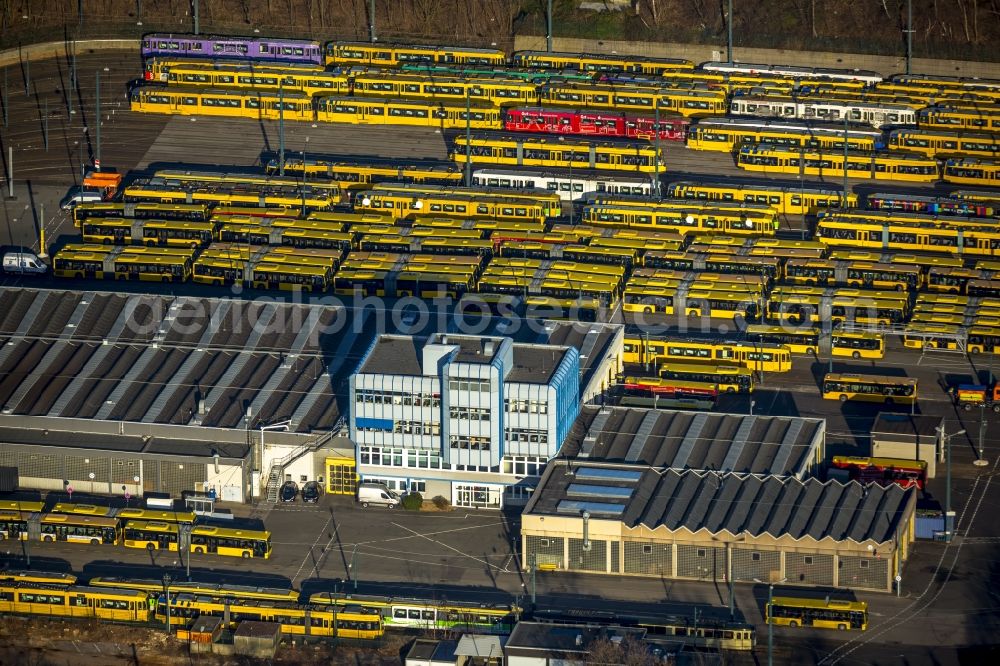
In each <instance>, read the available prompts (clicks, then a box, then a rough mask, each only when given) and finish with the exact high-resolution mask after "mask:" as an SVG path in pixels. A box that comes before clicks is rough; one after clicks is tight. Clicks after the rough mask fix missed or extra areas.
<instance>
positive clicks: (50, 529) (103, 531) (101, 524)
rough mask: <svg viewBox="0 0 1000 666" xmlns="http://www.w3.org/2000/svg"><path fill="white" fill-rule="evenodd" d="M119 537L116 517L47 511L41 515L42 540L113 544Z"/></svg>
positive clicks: (119, 528)
mask: <svg viewBox="0 0 1000 666" xmlns="http://www.w3.org/2000/svg"><path fill="white" fill-rule="evenodd" d="M120 537H121V527H120V525H119V523H118V519H117V518H109V517H106V516H87V515H82V514H65V513H47V514H45V515H43V516H42V541H66V542H69V543H87V544H91V545H93V546H97V545H100V544H109V545H115V544H117V543H118V541H119V540H120Z"/></svg>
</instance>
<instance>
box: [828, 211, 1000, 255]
mask: <svg viewBox="0 0 1000 666" xmlns="http://www.w3.org/2000/svg"><path fill="white" fill-rule="evenodd" d="M816 238H817V240H819V241H821V242H823V243H824V244H826V245H828V246H830V247H840V246H847V247H852V248H855V247H856V248H873V249H880V250H882V251H883V252H890V251H899V250H909V251H912V250H919V251H922V252H935V253H948V254H949V255H951V256H954V255H956V254H958V255H963V256H966V257H988V256H994V255H995V254H996V252H997V249H998V248H1000V230H997V229H996V228H988V227H981V228H976V229H957V228H954V227H942V226H938V225H935V224H933V223H925V224H902V223H888V224H880V223H865V222H862V221H860V220H851V219H843V220H842V219H838V218H836V216H833V217H825V218H823V219H821V220H819V221H818V222H817V223H816Z"/></svg>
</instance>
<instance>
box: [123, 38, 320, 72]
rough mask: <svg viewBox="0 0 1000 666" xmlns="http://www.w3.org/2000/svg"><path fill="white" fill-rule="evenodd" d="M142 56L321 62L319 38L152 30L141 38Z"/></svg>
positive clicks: (318, 63)
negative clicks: (167, 32)
mask: <svg viewBox="0 0 1000 666" xmlns="http://www.w3.org/2000/svg"><path fill="white" fill-rule="evenodd" d="M142 57H143V58H153V57H160V58H162V57H183V58H213V59H218V58H239V59H243V60H256V61H260V60H265V61H274V62H304V63H311V64H314V65H322V64H323V49H322V46H321V45H320V43H319V42H314V41H310V40H308V39H268V38H266V37H212V36H204V37H203V36H201V35H168V34H163V33H153V34H149V35H146V36H144V37H143V38H142Z"/></svg>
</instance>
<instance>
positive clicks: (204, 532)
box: [191, 525, 271, 559]
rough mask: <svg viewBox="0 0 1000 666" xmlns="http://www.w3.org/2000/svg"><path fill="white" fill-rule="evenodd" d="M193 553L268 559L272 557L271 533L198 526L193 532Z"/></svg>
mask: <svg viewBox="0 0 1000 666" xmlns="http://www.w3.org/2000/svg"><path fill="white" fill-rule="evenodd" d="M191 552H192V553H211V554H213V555H228V556H231V557H242V558H243V559H249V558H251V557H254V558H263V559H268V558H270V557H271V533H270V532H268V531H259V530H243V529H235V528H229V527H214V526H211V525H196V526H195V527H194V529H193V530H192V531H191Z"/></svg>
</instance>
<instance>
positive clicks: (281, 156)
mask: <svg viewBox="0 0 1000 666" xmlns="http://www.w3.org/2000/svg"><path fill="white" fill-rule="evenodd" d="M278 175H279V176H284V175H285V86H284V80H283V79H282V80H279V81H278Z"/></svg>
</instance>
